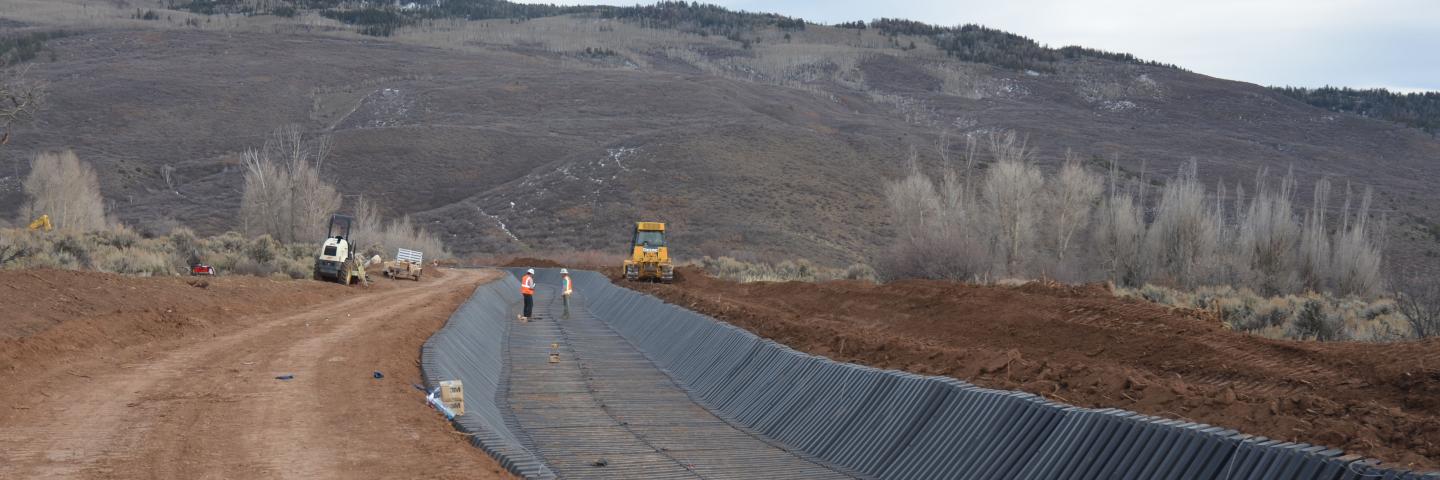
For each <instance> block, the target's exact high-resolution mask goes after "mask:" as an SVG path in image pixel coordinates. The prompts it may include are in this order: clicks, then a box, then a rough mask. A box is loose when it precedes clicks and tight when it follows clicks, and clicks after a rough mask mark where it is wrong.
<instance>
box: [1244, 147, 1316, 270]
mask: <svg viewBox="0 0 1440 480" xmlns="http://www.w3.org/2000/svg"><path fill="white" fill-rule="evenodd" d="M1265 177H1266V171H1265V170H1264V169H1261V171H1260V172H1259V173H1258V174H1256V177H1255V197H1254V198H1253V199H1251V201H1250V205H1249V207H1248V208H1247V209H1246V211H1245V214H1244V217H1243V218H1241V220H1240V231H1239V238H1238V245H1236V246H1237V247H1238V250H1237V253H1238V254H1239V255H1240V256H1241V263H1242V264H1243V265H1244V266H1245V267H1246V269H1247V270H1248V272H1250V274H1251V276H1253V277H1255V278H1253V279H1252V283H1253V285H1254V286H1255V287H1256V289H1257V290H1259V291H1260V292H1261V293H1264V294H1265V295H1276V294H1279V293H1281V292H1287V291H1290V290H1292V289H1293V288H1294V284H1295V281H1296V278H1295V276H1296V271H1297V268H1296V262H1297V258H1296V255H1295V253H1296V251H1297V247H1298V246H1299V243H1300V237H1301V225H1300V224H1299V223H1298V222H1297V221H1296V220H1295V207H1294V205H1293V204H1292V200H1291V198H1292V195H1293V192H1294V191H1295V176H1294V174H1293V173H1291V174H1287V175H1285V178H1283V179H1281V180H1280V186H1279V188H1275V187H1272V186H1271V185H1270V183H1269V181H1268V180H1267V179H1266V178H1265Z"/></svg>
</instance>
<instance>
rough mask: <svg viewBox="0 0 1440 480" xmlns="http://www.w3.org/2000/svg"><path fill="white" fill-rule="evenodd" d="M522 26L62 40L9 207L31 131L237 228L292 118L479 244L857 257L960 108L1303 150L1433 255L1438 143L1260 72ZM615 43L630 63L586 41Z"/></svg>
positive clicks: (837, 41) (1205, 169) (359, 188)
mask: <svg viewBox="0 0 1440 480" xmlns="http://www.w3.org/2000/svg"><path fill="white" fill-rule="evenodd" d="M267 21H273V20H267ZM546 22H550V23H546ZM564 22H570V23H564ZM474 23H477V24H478V23H483V22H474ZM526 23H527V25H525V26H523V27H513V28H526V29H529V30H526V31H524V32H521V33H515V34H505V35H497V34H491V33H483V32H490V31H503V29H504V28H510V27H505V26H504V24H485V25H487V26H486V28H488V29H490V30H485V29H474V28H472V29H471V30H464V32H471V34H472V37H462V38H464V40H461V41H459V42H458V43H457V42H454V41H449V40H444V41H441V40H435V38H440V37H438V34H434V35H431V36H423V35H422V33H423V32H416V33H414V34H413V35H408V36H407V34H401V35H398V36H397V38H395V39H393V40H384V41H379V40H374V39H368V38H367V39H356V38H354V37H353V36H346V35H342V34H328V35H329V36H322V35H317V34H313V33H305V32H303V31H299V29H282V28H279V27H275V28H274V31H273V32H266V33H254V31H255V29H250V30H246V29H243V28H239V29H231V30H218V31H217V29H211V28H208V27H207V28H201V29H184V28H158V27H155V28H151V27H149V26H146V27H144V28H141V27H126V28H109V27H107V28H100V29H89V30H82V31H80V32H78V34H77V35H74V36H71V37H66V38H63V39H59V40H52V41H51V48H52V49H53V50H54V51H55V52H56V55H55V57H56V60H55V61H40V62H36V63H34V64H33V69H32V72H31V73H32V75H35V76H37V77H40V78H43V79H46V80H47V81H49V82H50V83H51V86H52V88H53V92H54V93H53V95H52V97H51V99H52V103H51V104H50V106H49V108H48V109H47V110H45V111H44V112H42V113H41V115H40V117H39V119H38V121H37V122H36V123H35V125H33V126H32V127H28V128H25V129H22V130H20V131H17V132H16V137H15V141H14V143H13V144H12V145H11V146H8V147H6V149H5V150H4V151H3V154H4V155H5V156H6V157H8V158H5V159H4V161H5V162H6V163H11V165H4V167H6V168H3V169H0V172H3V175H4V177H3V178H0V217H3V218H13V217H14V216H15V214H16V211H17V209H18V206H19V204H20V203H21V201H22V198H21V197H20V195H19V190H18V181H19V178H21V176H22V175H23V174H24V171H25V168H24V165H23V160H24V158H25V155H27V154H28V153H27V152H33V151H35V150H39V149H48V148H64V147H73V148H75V149H76V150H77V151H78V152H79V153H80V154H81V156H82V157H83V158H85V159H87V160H89V161H91V162H94V163H96V164H97V166H98V167H99V168H100V172H101V179H102V189H103V190H104V193H105V195H106V197H107V199H109V200H110V201H111V208H112V210H113V211H114V213H116V214H118V215H119V216H120V218H122V219H124V220H126V221H129V222H133V223H137V224H140V225H157V226H161V227H163V226H164V225H165V224H167V223H169V222H170V220H174V221H178V222H182V223H186V224H193V225H200V226H202V227H203V228H202V230H204V231H220V230H225V229H231V228H235V226H236V221H235V220H234V219H235V216H236V215H235V211H236V206H237V204H238V197H239V188H240V182H239V179H240V176H239V172H238V169H237V168H236V162H237V159H238V153H239V152H240V151H242V150H243V149H245V148H249V147H257V146H259V145H260V144H261V143H262V142H263V140H264V135H265V134H266V133H267V132H268V131H270V130H271V129H272V128H274V127H275V126H278V125H283V124H289V123H295V124H299V125H301V126H302V127H303V128H304V129H306V130H307V131H310V132H315V133H331V134H333V135H334V136H335V138H336V140H337V149H336V152H335V156H334V158H333V159H332V160H331V161H330V162H329V163H327V169H328V174H329V175H331V176H332V177H333V178H334V179H336V180H337V181H338V182H339V183H340V184H341V185H342V186H343V189H342V190H343V193H345V194H347V195H365V196H366V197H368V198H370V199H372V200H375V201H377V202H378V203H380V204H381V205H382V206H383V207H384V208H386V209H388V210H390V211H391V212H393V213H414V214H417V215H418V216H419V218H420V219H422V220H424V223H425V225H426V226H427V227H428V228H431V229H432V230H436V231H440V232H443V233H444V234H445V235H446V241H447V242H449V243H450V244H451V245H452V248H453V249H454V250H456V251H457V252H459V253H470V252H494V251H523V250H525V249H529V248H615V246H616V245H619V244H621V243H623V242H624V240H625V237H626V233H625V232H626V229H627V225H626V224H627V223H628V222H630V221H633V220H634V219H636V218H637V217H650V218H659V219H663V220H667V221H670V222H672V223H674V224H675V227H676V228H675V240H674V241H675V245H676V247H677V250H678V251H679V253H680V254H682V255H685V256H693V255H698V254H701V253H704V254H712V255H713V254H726V253H731V252H734V251H742V252H752V253H756V254H759V255H761V256H766V255H772V256H780V255H785V256H795V255H798V256H805V257H810V258H816V259H819V260H825V261H830V262H843V261H851V260H862V259H864V258H866V257H867V256H868V255H869V254H873V253H874V252H876V251H877V250H878V249H879V248H882V246H883V245H884V243H885V242H886V240H887V238H888V235H889V232H888V230H889V225H888V215H889V213H888V211H887V210H886V208H885V207H884V205H883V202H882V198H881V187H882V185H881V183H882V180H883V179H884V178H889V177H893V176H896V175H898V173H899V172H900V171H901V169H902V168H903V166H904V164H905V158H906V157H907V155H908V152H909V151H910V149H911V148H912V147H914V148H915V149H916V151H917V152H918V153H919V155H920V158H921V160H922V162H923V163H924V164H925V165H929V166H934V165H938V163H939V160H938V158H937V155H935V154H934V145H935V143H936V139H937V138H938V136H939V133H940V132H941V131H943V130H947V129H948V130H951V131H952V132H953V134H952V137H951V138H958V136H959V135H960V134H973V135H979V136H983V135H985V134H986V133H987V132H993V131H1001V130H1007V129H1017V130H1019V131H1021V132H1024V133H1026V134H1028V135H1029V136H1030V139H1031V143H1032V144H1033V145H1036V146H1038V147H1039V148H1040V149H1041V154H1040V159H1041V161H1042V162H1044V163H1045V164H1047V165H1053V164H1054V163H1055V162H1057V160H1058V159H1059V158H1061V157H1062V156H1063V153H1064V151H1065V150H1066V149H1073V150H1074V151H1076V152H1078V153H1079V154H1081V155H1083V156H1085V157H1087V158H1089V157H1097V156H1098V157H1106V158H1110V157H1117V158H1119V159H1120V161H1121V162H1122V164H1123V165H1124V166H1125V168H1126V169H1127V170H1130V171H1134V172H1138V171H1140V169H1141V164H1142V162H1143V163H1144V164H1145V165H1146V169H1148V171H1150V172H1161V173H1163V174H1168V173H1169V172H1172V171H1173V170H1174V168H1175V167H1176V166H1177V165H1178V164H1179V163H1180V162H1182V161H1185V160H1187V159H1190V158H1196V159H1197V160H1199V162H1200V166H1201V169H1202V173H1203V174H1205V175H1208V176H1212V178H1217V177H1218V178H1224V179H1226V180H1227V181H1228V182H1231V183H1233V182H1236V181H1246V182H1247V183H1248V180H1249V179H1250V178H1252V177H1253V175H1254V173H1255V171H1256V170H1257V169H1258V168H1260V167H1262V166H1269V167H1271V168H1273V169H1282V170H1283V169H1285V168H1287V167H1292V166H1293V167H1294V168H1295V170H1296V173H1297V175H1298V176H1299V177H1300V178H1301V180H1302V184H1303V183H1305V182H1308V181H1312V180H1314V179H1317V178H1319V177H1321V176H1332V177H1337V178H1340V179H1341V180H1342V181H1352V182H1356V183H1362V184H1369V185H1375V186H1377V187H1378V189H1377V190H1378V191H1377V194H1378V202H1377V203H1378V205H1379V208H1380V210H1382V211H1389V212H1390V213H1391V215H1392V218H1399V219H1401V220H1403V221H1402V222H1400V223H1399V225H1398V227H1397V228H1395V229H1394V230H1395V238H1396V239H1397V241H1396V242H1394V243H1392V247H1394V248H1393V250H1395V251H1400V252H1403V253H1402V256H1404V257H1408V258H1420V259H1427V258H1428V259H1430V260H1432V261H1433V258H1430V257H1425V255H1431V256H1436V255H1440V253H1437V251H1440V243H1437V242H1440V240H1437V239H1436V238H1433V237H1431V236H1429V235H1427V234H1425V233H1423V228H1424V227H1427V226H1428V225H1430V224H1431V223H1433V222H1434V221H1435V220H1432V219H1440V210H1437V209H1436V208H1435V205H1440V198H1437V197H1440V190H1436V189H1434V188H1432V187H1430V185H1431V184H1432V183H1433V182H1434V181H1435V180H1436V177H1437V172H1440V163H1437V162H1436V159H1437V158H1440V141H1437V140H1436V139H1434V138H1432V137H1429V136H1427V135H1425V134H1424V133H1422V132H1419V131H1417V130H1413V129H1408V128H1404V127H1402V126H1399V125H1395V124H1390V123H1385V122H1380V121H1375V120H1369V119H1364V118H1360V117H1356V116H1349V115H1342V114H1333V113H1330V112H1326V111H1323V110H1319V109H1315V108H1312V107H1309V106H1306V105H1304V104H1302V103H1299V102H1297V101H1294V100H1290V99H1288V98H1284V97H1282V96H1279V95H1277V94H1274V93H1271V92H1268V91H1266V90H1265V89H1263V88H1260V87H1258V86H1255V85H1250V84H1245V83H1240V82H1232V81H1226V80H1219V79H1214V78H1210V77H1206V76H1203V75H1198V74H1192V73H1188V72H1184V71H1180V70H1174V69H1168V68H1163V67H1151V66H1139V65H1132V64H1122V63H1116V62H1110V61H1103V60H1094V59H1090V60H1083V61H1067V63H1062V64H1061V68H1060V69H1059V70H1058V71H1057V73H1054V74H1049V73H1046V74H1035V73H1033V72H1015V71H1009V70H1002V69H997V68H994V67H990V66H986V65H979V64H970V63H962V62H954V61H947V60H945V59H944V56H943V53H942V54H940V56H939V57H936V56H935V55H934V52H930V53H928V54H927V53H926V51H925V50H924V49H920V50H917V51H908V50H903V49H896V48H890V47H886V46H885V45H884V44H876V45H871V44H870V43H867V41H864V39H865V38H868V37H864V36H863V35H864V34H862V35H861V37H859V38H861V40H862V41H860V42H858V43H855V42H851V41H850V40H846V38H848V37H844V36H843V35H842V34H848V33H845V32H839V33H837V30H838V29H830V28H828V27H813V28H811V29H808V30H806V31H805V32H804V33H803V34H796V36H795V39H794V42H795V43H793V44H792V43H788V42H787V41H784V40H777V39H778V37H775V36H771V37H767V38H772V40H767V41H766V42H761V43H760V44H757V46H756V47H755V48H753V49H751V50H745V49H741V48H739V47H738V44H736V45H732V46H728V47H727V46H726V42H729V41H728V40H724V39H717V38H705V39H702V38H700V37H698V36H693V35H691V36H680V35H679V34H671V33H666V32H663V31H655V30H650V29H640V28H632V27H626V26H625V24H620V23H615V24H610V25H609V26H608V27H606V26H605V25H602V26H600V27H595V26H593V25H591V24H590V23H586V22H583V21H579V20H569V19H542V20H536V21H532V22H526ZM617 25H618V27H617ZM552 27H553V28H554V30H551V29H550V28H552ZM32 28H34V27H32ZM465 28H471V27H465ZM567 28H570V29H573V30H575V31H582V32H591V33H594V32H596V31H598V32H602V33H594V35H599V36H598V37H595V36H594V35H592V37H593V38H592V37H584V38H580V39H570V38H569V37H567V36H566V35H569V34H568V33H565V32H569V31H570V30H566V29H567ZM595 28H599V30H595ZM606 28H609V30H606ZM586 29H590V30H586ZM617 29H618V30H617ZM474 32H481V33H474ZM525 32H528V33H525ZM551 32H554V33H551ZM617 32H618V33H617ZM774 34H775V32H771V33H767V34H766V35H774ZM486 35H490V36H486ZM507 35H508V36H507ZM526 35H528V37H527V36H526ZM605 35H609V36H605ZM619 35H625V36H623V37H617V36H619ZM447 38H448V37H447ZM617 38H618V40H617ZM621 41H623V42H627V43H625V45H627V48H625V49H622V51H621V53H619V54H617V57H618V58H617V57H606V58H601V59H595V58H592V57H589V56H583V55H580V54H577V53H575V52H576V50H577V49H578V50H583V48H584V47H583V46H584V45H588V44H590V42H612V43H616V42H621ZM447 42H449V43H447ZM767 42H768V43H767ZM846 42H850V43H846ZM422 43H423V44H439V45H447V46H446V48H434V47H426V46H421V45H417V44H422ZM761 45H763V46H761ZM836 52H840V53H836ZM165 165H171V166H173V167H175V168H176V169H177V170H176V173H175V175H174V178H175V179H176V180H177V181H176V182H175V188H173V189H172V188H170V187H168V186H167V184H166V182H165V180H164V179H163V176H162V175H161V170H162V168H163V167H164V166H165ZM1302 188H1303V185H1302ZM352 198H353V197H352Z"/></svg>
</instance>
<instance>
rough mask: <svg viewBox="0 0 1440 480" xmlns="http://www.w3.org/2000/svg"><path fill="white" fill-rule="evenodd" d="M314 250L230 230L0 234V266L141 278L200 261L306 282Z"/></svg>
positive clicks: (180, 271) (182, 270) (228, 270)
mask: <svg viewBox="0 0 1440 480" xmlns="http://www.w3.org/2000/svg"><path fill="white" fill-rule="evenodd" d="M314 258H315V248H314V247H313V246H311V245H304V244H289V245H286V244H281V243H280V242H277V241H275V240H273V239H271V238H270V237H269V236H260V237H258V238H252V239H247V238H245V237H244V236H241V235H240V234H239V233H235V232H230V233H226V234H224V235H217V236H214V237H208V238H204V237H196V236H195V234H194V233H193V232H191V231H190V230H189V229H185V228H179V229H176V230H175V231H174V232H171V233H170V234H169V235H168V236H164V237H155V238H144V237H142V236H141V235H139V234H137V233H135V232H134V231H132V230H130V229H128V228H125V227H123V226H121V227H113V228H111V229H108V230H99V231H91V232H84V233H77V232H73V231H55V232H38V231H28V230H22V229H4V230H0V268H5V269H23V268H59V269H66V270H96V271H101V272H109V273H119V274H126V275H138V276H143V277H152V276H156V277H158V276H173V275H187V274H188V273H189V271H190V265H192V264H195V263H205V264H208V265H211V266H213V267H215V268H216V270H217V273H219V274H221V275H257V276H275V275H277V274H279V275H284V276H286V277H289V278H296V279H299V278H309V277H310V275H311V273H312V270H313V267H314Z"/></svg>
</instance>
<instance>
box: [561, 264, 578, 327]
mask: <svg viewBox="0 0 1440 480" xmlns="http://www.w3.org/2000/svg"><path fill="white" fill-rule="evenodd" d="M560 282H561V283H564V287H565V289H564V290H562V291H561V292H562V293H561V294H560V299H561V300H563V301H564V302H565V314H564V315H561V316H560V318H561V319H565V320H569V319H570V294H572V293H575V287H574V284H572V283H570V271H569V270H566V269H563V268H562V269H560Z"/></svg>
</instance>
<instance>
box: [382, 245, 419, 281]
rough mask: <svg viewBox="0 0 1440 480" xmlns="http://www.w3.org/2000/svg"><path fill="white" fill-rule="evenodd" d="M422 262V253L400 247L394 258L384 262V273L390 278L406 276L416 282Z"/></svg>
mask: <svg viewBox="0 0 1440 480" xmlns="http://www.w3.org/2000/svg"><path fill="white" fill-rule="evenodd" d="M424 262H425V254H424V253H421V252H417V251H415V250H406V249H403V248H401V249H399V250H398V251H396V252H395V260H392V261H389V262H385V270H384V273H385V276H387V277H390V278H392V279H401V278H408V279H411V280H414V281H417V282H418V281H420V270H421V268H422V267H424V265H425V263H424Z"/></svg>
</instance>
